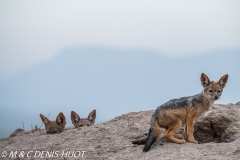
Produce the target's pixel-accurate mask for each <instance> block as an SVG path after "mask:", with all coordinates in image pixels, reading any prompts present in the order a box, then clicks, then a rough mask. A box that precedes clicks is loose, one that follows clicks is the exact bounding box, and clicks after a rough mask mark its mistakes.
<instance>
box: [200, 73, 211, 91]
mask: <svg viewBox="0 0 240 160" xmlns="http://www.w3.org/2000/svg"><path fill="white" fill-rule="evenodd" d="M200 80H201V83H202V86H203V87H204V88H205V87H207V86H209V85H210V79H209V78H208V76H207V75H206V74H204V73H202V74H201V77H200Z"/></svg>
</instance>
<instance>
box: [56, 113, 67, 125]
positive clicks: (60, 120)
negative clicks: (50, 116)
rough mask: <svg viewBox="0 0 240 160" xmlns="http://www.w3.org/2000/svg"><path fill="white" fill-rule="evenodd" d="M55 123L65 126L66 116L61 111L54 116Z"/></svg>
mask: <svg viewBox="0 0 240 160" xmlns="http://www.w3.org/2000/svg"><path fill="white" fill-rule="evenodd" d="M56 123H57V125H59V126H65V125H66V118H65V116H64V114H63V113H62V112H60V113H59V114H58V116H57V118H56Z"/></svg>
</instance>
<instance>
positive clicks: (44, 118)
mask: <svg viewBox="0 0 240 160" xmlns="http://www.w3.org/2000/svg"><path fill="white" fill-rule="evenodd" d="M40 117H41V119H42V122H43V123H44V125H47V124H49V123H50V122H51V121H50V120H49V119H48V118H47V117H45V116H44V115H42V114H40Z"/></svg>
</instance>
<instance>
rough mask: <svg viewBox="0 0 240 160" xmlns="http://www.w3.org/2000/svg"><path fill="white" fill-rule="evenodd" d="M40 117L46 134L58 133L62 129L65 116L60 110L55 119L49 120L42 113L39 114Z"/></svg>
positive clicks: (64, 123)
mask: <svg viewBox="0 0 240 160" xmlns="http://www.w3.org/2000/svg"><path fill="white" fill-rule="evenodd" d="M40 117H41V119H42V122H43V123H44V126H45V129H46V132H47V134H54V133H60V132H63V131H64V128H65V125H66V118H65V116H64V114H63V113H62V112H60V113H59V114H58V116H57V118H56V121H51V120H49V119H48V118H47V117H45V116H44V115H42V114H40Z"/></svg>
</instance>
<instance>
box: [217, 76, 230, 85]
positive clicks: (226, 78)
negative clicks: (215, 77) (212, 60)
mask: <svg viewBox="0 0 240 160" xmlns="http://www.w3.org/2000/svg"><path fill="white" fill-rule="evenodd" d="M227 81H228V74H226V75H224V76H222V77H221V78H220V79H219V81H218V83H219V85H220V86H221V87H222V88H224V87H225V85H226V83H227Z"/></svg>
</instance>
